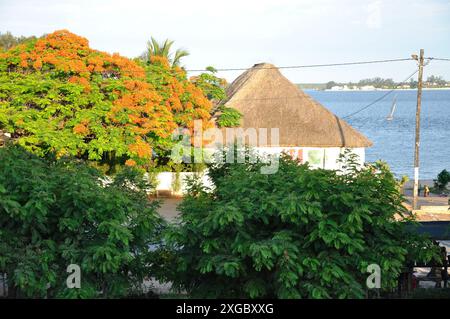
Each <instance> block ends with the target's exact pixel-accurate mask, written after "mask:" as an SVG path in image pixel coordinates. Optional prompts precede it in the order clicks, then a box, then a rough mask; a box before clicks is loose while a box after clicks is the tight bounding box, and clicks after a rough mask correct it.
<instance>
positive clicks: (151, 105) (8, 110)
mask: <svg viewBox="0 0 450 319" xmlns="http://www.w3.org/2000/svg"><path fill="white" fill-rule="evenodd" d="M211 108H212V103H211V102H210V101H209V100H208V99H207V98H206V97H205V96H204V94H203V92H202V90H201V89H200V88H198V87H196V86H195V85H194V84H193V83H192V82H190V81H189V80H188V79H187V76H186V72H184V71H183V70H181V69H180V68H179V67H171V66H170V65H169V64H168V62H167V60H166V59H165V58H163V57H159V60H158V61H156V60H154V61H153V63H152V64H151V65H145V66H143V65H140V64H139V63H136V62H134V61H131V60H129V59H127V58H125V57H122V56H120V55H118V54H113V55H110V54H107V53H104V52H100V51H97V50H93V49H91V48H90V47H89V42H88V40H87V39H85V38H83V37H80V36H77V35H75V34H72V33H70V32H69V31H67V30H59V31H55V32H54V33H52V34H49V35H47V36H45V37H43V38H40V39H38V40H30V41H29V42H26V43H24V44H21V45H18V46H16V47H14V48H12V49H10V50H9V51H7V52H4V53H3V52H0V130H2V131H4V132H5V133H6V132H7V133H10V134H11V135H12V137H13V138H14V140H15V141H16V143H18V144H19V145H21V146H22V147H24V148H26V149H27V150H29V151H31V152H33V153H35V154H38V155H39V156H46V155H47V154H50V153H56V155H57V156H65V155H73V156H76V157H79V158H83V159H86V160H89V161H92V162H95V163H96V164H99V165H100V166H102V167H104V170H105V171H107V172H108V173H114V172H115V171H116V166H118V168H119V167H121V166H122V165H124V164H125V165H129V166H140V167H146V168H148V167H149V166H150V165H151V163H152V160H153V159H154V156H153V155H154V153H155V152H158V151H160V150H161V149H163V150H167V149H170V144H171V142H172V139H171V135H172V132H173V131H174V130H175V129H177V128H180V127H182V128H186V127H191V126H192V122H193V121H194V120H197V119H200V120H203V121H204V122H205V123H208V122H209V120H210V118H211V115H210V109H211Z"/></svg>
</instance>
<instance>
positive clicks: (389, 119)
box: [386, 96, 397, 121]
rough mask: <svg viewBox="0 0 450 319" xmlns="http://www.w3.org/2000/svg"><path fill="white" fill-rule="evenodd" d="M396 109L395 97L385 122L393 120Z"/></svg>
mask: <svg viewBox="0 0 450 319" xmlns="http://www.w3.org/2000/svg"><path fill="white" fill-rule="evenodd" d="M396 107H397V96H395V97H394V100H393V101H392V106H391V112H390V113H389V115H388V116H387V117H386V120H388V121H392V120H393V119H394V112H395V108H396Z"/></svg>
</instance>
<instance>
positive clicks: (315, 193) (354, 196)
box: [165, 157, 435, 298]
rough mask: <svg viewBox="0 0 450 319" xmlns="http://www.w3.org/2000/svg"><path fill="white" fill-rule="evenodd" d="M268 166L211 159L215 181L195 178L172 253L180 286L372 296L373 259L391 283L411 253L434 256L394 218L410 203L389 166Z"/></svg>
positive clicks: (214, 292) (219, 292)
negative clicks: (272, 169)
mask: <svg viewBox="0 0 450 319" xmlns="http://www.w3.org/2000/svg"><path fill="white" fill-rule="evenodd" d="M261 165H263V164H261V163H256V164H248V163H247V164H217V165H212V166H211V167H210V176H211V177H212V179H213V182H214V186H215V187H214V189H213V190H206V189H204V188H203V187H202V186H201V185H200V184H198V183H197V182H195V181H192V185H191V194H190V196H188V197H187V198H185V200H184V201H183V203H182V204H181V206H180V208H181V211H182V214H181V217H180V221H179V224H178V225H177V226H174V228H173V229H172V231H171V234H170V236H169V243H171V245H172V246H169V248H168V251H167V252H166V255H165V258H166V266H165V267H166V274H167V273H169V272H172V273H173V274H175V275H174V276H172V277H170V276H168V278H166V279H170V280H173V282H174V285H175V287H178V288H180V289H184V290H186V291H187V292H188V294H190V295H191V296H193V297H208V298H215V297H226V298H227V297H233V298H235V297H238V298H241V297H250V298H261V297H277V298H363V297H365V296H366V279H367V276H368V275H369V274H368V273H367V272H366V271H367V266H368V265H370V264H378V265H379V266H380V267H381V288H382V290H383V291H391V290H392V289H393V288H395V287H396V285H397V278H398V275H399V273H400V272H401V271H402V270H403V267H404V266H405V265H406V263H407V261H408V260H411V259H412V256H414V259H415V260H422V261H426V260H430V259H431V258H432V257H433V256H434V254H435V251H434V250H433V249H427V248H430V247H431V245H432V243H431V241H428V240H426V239H424V238H419V237H416V236H415V235H412V234H410V233H408V232H407V231H406V229H405V225H404V223H403V222H398V221H396V220H395V219H394V215H396V214H401V213H402V212H404V208H403V206H402V196H401V195H400V193H399V191H398V187H397V183H396V181H395V179H394V177H393V175H392V173H391V172H390V171H389V169H388V168H387V167H386V165H384V164H382V163H377V164H374V165H370V166H367V167H364V168H362V169H361V170H358V169H356V167H355V166H354V165H353V163H352V160H351V158H350V159H349V162H348V163H347V165H346V169H347V170H348V171H347V173H348V174H341V172H337V171H330V170H322V169H317V170H312V169H310V168H309V167H308V166H307V165H298V163H297V162H295V161H292V160H290V159H289V158H287V157H283V158H281V160H280V166H279V170H278V172H277V173H276V174H272V175H264V174H261V173H260V167H261ZM170 249H173V251H172V252H173V254H172V255H171V254H170ZM171 269H172V270H171Z"/></svg>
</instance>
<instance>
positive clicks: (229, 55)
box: [0, 0, 450, 82]
mask: <svg viewBox="0 0 450 319" xmlns="http://www.w3.org/2000/svg"><path fill="white" fill-rule="evenodd" d="M58 29H68V30H70V31H72V32H74V33H77V34H79V35H82V36H84V37H86V38H88V39H89V40H90V45H91V47H93V48H95V49H98V50H103V51H107V52H119V53H120V54H122V55H125V56H129V57H134V56H137V55H139V54H140V53H141V52H142V51H143V50H144V48H145V44H146V41H147V40H148V39H149V37H150V36H154V37H156V38H157V39H165V38H170V39H173V40H175V46H176V47H183V48H186V49H188V50H189V51H190V53H191V55H190V56H189V57H187V58H185V59H184V65H185V66H186V67H187V68H188V69H197V68H204V67H206V66H208V65H212V66H214V67H216V68H230V67H231V68H232V67H249V66H252V65H253V64H255V63H258V62H269V63H274V64H275V65H278V66H282V65H283V66H284V65H299V64H317V63H333V62H346V61H354V60H357V61H360V60H371V59H384V58H404V57H409V56H410V54H411V53H415V52H418V51H419V49H420V48H424V49H425V55H426V56H434V57H445V58H450V0H428V1H423V0H391V1H387V0H367V1H365V0H359V1H358V0H339V1H337V0H335V1H332V0H296V1H295V0H227V1H213V0H189V1H187V0H184V1H182V0H169V1H161V0H158V1H144V0H142V1H139V0H88V1H86V0H67V1H64V0H59V1H51V0H0V31H1V32H5V31H11V32H12V33H13V34H15V35H41V34H43V33H49V32H52V31H54V30H58ZM414 68H415V62H412V61H408V62H398V63H391V64H379V65H364V66H351V67H333V68H320V69H318V68H317V69H316V68H315V69H299V70H283V73H284V74H285V75H286V76H287V77H288V78H289V79H290V80H292V81H294V82H326V81H329V80H335V81H357V80H359V79H361V78H367V77H374V76H381V77H390V78H393V79H394V80H397V81H399V80H402V79H404V78H405V77H406V76H408V75H409V74H410V73H411V72H412V71H414ZM430 74H435V75H442V76H444V77H445V78H446V79H447V80H450V62H438V61H433V62H432V63H431V64H430V65H429V66H428V67H427V68H426V69H425V76H427V75H430ZM220 75H221V76H223V77H225V78H227V79H228V80H232V79H233V78H235V77H236V76H237V75H239V72H223V73H221V74H220Z"/></svg>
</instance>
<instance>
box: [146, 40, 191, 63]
mask: <svg viewBox="0 0 450 319" xmlns="http://www.w3.org/2000/svg"><path fill="white" fill-rule="evenodd" d="M173 43H174V41H173V40H169V39H166V40H165V41H164V42H158V41H156V39H155V38H153V37H151V38H150V41H148V42H147V52H145V53H144V54H143V58H144V59H145V60H147V61H150V57H151V56H154V55H156V56H163V57H165V58H167V60H169V62H170V63H172V66H179V65H180V62H181V59H182V58H183V57H185V56H188V55H189V52H188V51H187V50H183V49H177V50H176V51H175V53H172V52H171V51H170V49H171V48H172V45H173Z"/></svg>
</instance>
